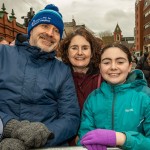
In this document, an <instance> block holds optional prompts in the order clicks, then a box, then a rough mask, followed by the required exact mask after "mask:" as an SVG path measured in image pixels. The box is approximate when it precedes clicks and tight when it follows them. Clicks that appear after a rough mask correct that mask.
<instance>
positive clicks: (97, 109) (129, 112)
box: [0, 4, 150, 150]
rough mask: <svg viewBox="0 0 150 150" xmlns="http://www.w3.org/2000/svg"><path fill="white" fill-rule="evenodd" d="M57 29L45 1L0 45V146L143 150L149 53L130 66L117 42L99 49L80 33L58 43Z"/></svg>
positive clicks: (147, 142)
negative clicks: (12, 37)
mask: <svg viewBox="0 0 150 150" xmlns="http://www.w3.org/2000/svg"><path fill="white" fill-rule="evenodd" d="M63 30H64V23H63V17H62V14H61V13H60V11H59V8H58V7H57V6H55V5H53V4H49V5H47V6H46V7H45V8H44V9H43V10H40V11H39V12H37V13H36V14H35V15H34V16H33V18H32V19H31V21H30V22H29V25H28V34H27V35H24V34H21V33H20V34H18V35H17V36H16V38H15V40H14V41H13V43H12V44H9V43H7V44H6V45H5V43H1V44H0V135H1V136H0V140H1V141H0V149H1V150H27V149H32V148H40V147H42V148H43V147H54V146H75V145H82V146H84V147H86V148H87V149H88V150H106V149H107V147H119V148H121V149H125V150H149V147H150V88H149V87H150V53H145V55H144V56H143V57H142V58H141V59H140V60H139V61H137V60H136V58H135V57H133V56H132V55H131V53H130V51H129V49H128V48H127V47H126V46H124V45H122V44H118V43H112V44H110V45H106V46H104V47H102V45H101V44H102V43H100V41H99V40H98V39H97V38H96V37H95V36H94V35H92V34H91V32H90V31H88V30H87V29H85V28H78V29H76V30H75V31H73V32H72V33H70V34H69V35H68V36H67V37H65V38H64V39H63V40H62V36H63ZM4 40H5V39H4ZM12 45H13V46H12ZM56 51H57V52H58V51H59V53H60V58H61V59H60V60H59V59H57V57H56ZM133 62H134V63H135V64H136V66H135V67H134V69H133V67H132V65H133Z"/></svg>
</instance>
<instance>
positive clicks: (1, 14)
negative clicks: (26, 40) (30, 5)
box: [0, 4, 27, 42]
mask: <svg viewBox="0 0 150 150" xmlns="http://www.w3.org/2000/svg"><path fill="white" fill-rule="evenodd" d="M17 33H27V29H26V27H24V26H23V25H21V24H19V23H18V22H16V17H15V13H14V10H13V9H12V13H11V16H9V17H8V13H7V12H6V8H5V5H4V4H3V5H2V11H0V36H3V37H5V38H6V40H7V41H8V42H12V41H13V40H14V39H15V37H16V35H17Z"/></svg>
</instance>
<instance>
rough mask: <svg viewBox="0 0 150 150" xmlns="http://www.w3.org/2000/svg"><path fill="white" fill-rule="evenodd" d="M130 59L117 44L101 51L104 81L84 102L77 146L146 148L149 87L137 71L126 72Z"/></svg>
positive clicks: (149, 139) (148, 142) (149, 133)
mask: <svg viewBox="0 0 150 150" xmlns="http://www.w3.org/2000/svg"><path fill="white" fill-rule="evenodd" d="M131 60H132V58H131V54H130V51H129V49H128V48H127V47H125V46H123V45H121V44H112V45H109V46H106V47H104V48H103V49H102V52H101V60H100V70H101V75H102V77H103V79H104V81H103V82H102V84H101V87H100V88H99V89H97V90H95V91H93V92H92V93H91V94H90V95H89V97H88V98H87V100H86V102H85V103H84V107H83V112H82V118H81V125H80V129H79V132H78V135H79V141H78V144H82V145H84V146H85V147H86V148H88V149H89V150H105V149H107V147H108V146H110V147H115V146H118V147H121V149H125V150H149V149H150V88H148V87H147V82H146V80H145V78H144V75H143V73H142V72H141V71H140V70H134V71H133V72H130V71H131V68H132V62H131Z"/></svg>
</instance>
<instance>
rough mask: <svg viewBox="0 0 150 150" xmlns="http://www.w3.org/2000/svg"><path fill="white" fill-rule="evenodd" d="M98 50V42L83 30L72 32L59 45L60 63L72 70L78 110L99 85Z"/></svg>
mask: <svg viewBox="0 0 150 150" xmlns="http://www.w3.org/2000/svg"><path fill="white" fill-rule="evenodd" d="M100 49H101V47H100V44H99V41H97V40H96V38H95V37H94V36H93V35H92V34H91V33H90V32H89V31H88V30H86V29H85V28H78V29H77V30H75V31H74V32H72V33H71V34H70V35H68V36H67V37H66V38H65V39H64V40H63V41H62V42H61V45H60V53H61V58H62V61H63V62H64V63H66V64H68V65H69V66H70V68H71V70H72V75H73V79H74V83H75V87H76V91H77V96H78V102H79V105H80V110H82V108H83V104H84V101H85V100H86V98H87V97H88V95H89V94H90V93H91V92H92V91H93V90H94V89H96V88H98V87H99V86H100V83H101V75H100V73H99V63H100Z"/></svg>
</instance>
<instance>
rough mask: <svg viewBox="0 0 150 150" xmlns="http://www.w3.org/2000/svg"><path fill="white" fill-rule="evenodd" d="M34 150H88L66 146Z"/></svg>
mask: <svg viewBox="0 0 150 150" xmlns="http://www.w3.org/2000/svg"><path fill="white" fill-rule="evenodd" d="M32 150H87V149H86V148H85V147H82V146H66V147H50V148H40V149H32ZM107 150H121V149H120V148H117V147H116V148H115V147H113V148H111V147H110V148H107Z"/></svg>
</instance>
